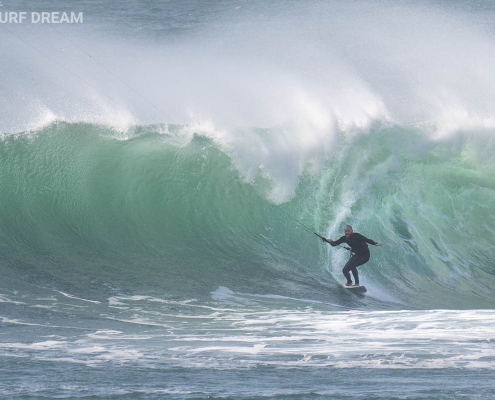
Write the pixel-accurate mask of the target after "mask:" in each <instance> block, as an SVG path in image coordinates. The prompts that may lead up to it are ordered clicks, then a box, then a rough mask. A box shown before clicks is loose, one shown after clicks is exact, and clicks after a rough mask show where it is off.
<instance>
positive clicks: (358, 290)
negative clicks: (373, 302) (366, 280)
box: [342, 285, 367, 293]
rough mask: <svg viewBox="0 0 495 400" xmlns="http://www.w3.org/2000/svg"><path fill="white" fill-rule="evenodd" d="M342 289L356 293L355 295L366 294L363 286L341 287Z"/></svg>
mask: <svg viewBox="0 0 495 400" xmlns="http://www.w3.org/2000/svg"><path fill="white" fill-rule="evenodd" d="M342 287H344V288H345V289H349V290H352V291H353V292H356V293H366V291H367V290H366V288H365V287H364V286H363V285H359V286H354V285H352V286H346V285H342Z"/></svg>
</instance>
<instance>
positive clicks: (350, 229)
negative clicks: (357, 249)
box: [344, 225, 352, 239]
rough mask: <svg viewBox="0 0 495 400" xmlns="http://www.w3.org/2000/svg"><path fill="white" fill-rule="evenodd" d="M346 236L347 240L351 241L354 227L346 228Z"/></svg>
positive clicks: (347, 226) (348, 226)
mask: <svg viewBox="0 0 495 400" xmlns="http://www.w3.org/2000/svg"><path fill="white" fill-rule="evenodd" d="M344 234H345V237H346V238H347V239H349V238H350V237H351V236H352V226H350V225H346V226H345V228H344Z"/></svg>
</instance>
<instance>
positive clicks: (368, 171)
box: [0, 122, 495, 308]
mask: <svg viewBox="0 0 495 400" xmlns="http://www.w3.org/2000/svg"><path fill="white" fill-rule="evenodd" d="M255 134H256V135H258V137H263V138H264V140H265V142H267V143H268V142H270V140H272V139H273V137H274V136H276V135H277V134H278V133H277V132H276V129H275V130H273V129H272V130H264V131H257V132H256V133H255ZM493 144H494V143H493V140H490V132H471V133H465V134H463V135H459V136H458V137H456V138H455V139H453V138H452V137H451V138H450V139H449V140H440V139H438V140H432V139H431V132H430V128H429V127H425V126H421V127H420V126H415V127H413V126H406V127H400V126H394V125H386V126H385V125H382V126H376V127H374V128H372V132H371V134H363V135H356V136H354V137H352V138H347V137H345V135H344V134H343V135H342V138H341V141H340V142H339V145H338V146H336V147H335V151H334V154H333V156H332V157H329V158H328V159H327V160H326V162H325V164H324V165H323V166H321V167H320V168H318V169H315V168H313V166H312V165H310V164H308V165H307V166H306V167H305V168H304V169H303V170H302V172H301V174H300V176H299V181H298V184H297V187H296V190H295V191H294V193H293V194H292V196H291V197H290V198H289V199H286V200H284V201H278V200H277V199H274V198H273V193H274V190H279V189H280V188H279V187H278V186H279V185H277V183H276V182H275V181H274V180H273V179H272V180H270V177H269V176H264V175H263V173H262V171H261V170H260V171H258V173H257V174H256V175H255V176H254V177H248V176H246V175H245V174H244V173H243V169H242V166H240V164H241V163H240V161H239V160H240V159H242V158H243V157H242V156H241V155H240V154H239V153H237V154H233V153H232V152H230V153H229V152H228V151H227V150H225V149H223V148H222V146H220V145H219V144H218V143H216V142H215V141H214V140H212V139H211V138H210V137H208V136H207V134H206V133H205V132H201V131H199V130H197V131H195V128H194V127H187V126H156V125H155V126H136V127H134V128H132V129H130V130H128V131H127V132H125V133H122V132H118V131H115V130H114V129H111V128H109V127H106V126H102V125H95V124H87V123H65V122H56V123H53V124H50V125H48V126H47V127H45V128H43V129H42V130H39V131H36V132H30V133H23V134H18V135H8V136H5V137H4V138H3V140H2V141H0V164H1V165H0V171H1V172H0V180H1V185H2V191H1V193H0V204H1V209H0V218H1V221H2V224H1V227H0V235H1V246H2V251H1V256H0V257H1V258H0V260H1V268H2V274H3V276H4V277H5V279H6V282H7V283H6V285H9V286H10V284H12V285H14V286H17V285H19V284H20V283H21V282H22V284H27V285H35V286H41V287H50V288H54V289H56V290H61V291H64V292H65V291H67V292H70V293H73V294H75V295H84V296H89V295H91V296H93V297H94V298H101V299H103V298H106V297H108V293H109V291H110V292H111V291H112V290H116V289H118V290H120V291H123V292H129V293H153V292H154V293H157V292H158V293H166V294H167V295H170V296H173V297H178V298H206V297H209V296H210V295H209V293H210V292H212V291H214V290H215V289H216V288H218V287H219V286H225V287H228V288H230V289H232V290H235V291H237V292H244V293H257V294H277V295H285V296H293V297H298V298H312V299H315V300H322V301H334V302H342V296H344V298H345V294H343V293H342V290H340V289H339V287H338V284H339V283H338V282H341V281H342V280H343V277H342V276H341V272H340V270H341V268H342V266H343V264H344V263H345V261H346V257H347V254H346V252H345V251H344V250H342V249H340V250H339V249H338V248H334V249H332V248H330V247H329V246H328V247H326V246H325V245H323V244H322V243H321V242H320V241H319V239H318V238H317V237H316V236H314V235H313V234H311V233H309V232H307V231H306V230H304V228H302V227H301V226H300V225H299V224H298V223H297V222H295V221H294V219H293V218H297V219H298V220H300V221H302V222H303V223H304V224H306V225H308V226H309V227H310V228H311V229H314V230H315V231H318V232H321V233H323V234H325V235H327V236H328V237H332V238H334V239H335V238H337V237H339V236H341V234H342V231H343V227H344V226H345V225H346V224H348V223H351V224H352V225H353V226H354V229H355V230H356V231H358V232H361V233H363V234H365V235H366V236H367V237H370V238H373V239H374V240H376V241H379V242H382V243H384V245H383V247H381V248H374V247H373V248H372V249H371V252H372V259H371V260H370V262H369V263H368V264H367V265H366V266H363V267H361V268H360V271H361V276H362V278H361V280H362V281H363V282H364V283H365V284H366V285H367V286H368V289H369V296H367V299H368V300H367V301H368V302H370V301H371V304H375V306H376V307H380V308H382V307H385V308H396V307H406V308H431V307H447V308H449V307H461V308H463V307H481V308H483V307H492V306H493V296H492V295H491V289H492V287H493V284H495V279H494V274H495V263H494V261H493V260H494V244H493V243H494V242H495V241H494V240H493V239H494V236H495V214H494V212H493V210H495V192H494V190H495V178H494V176H493V174H492V172H491V171H493V170H494V167H495V165H494V161H495V160H494V158H493V154H494V153H493V148H490V146H493ZM250 152H252V150H249V148H248V149H246V153H250ZM246 157H247V155H244V158H246ZM284 184H285V185H288V183H287V182H285V183H284ZM284 193H285V192H284ZM9 283H10V284H9Z"/></svg>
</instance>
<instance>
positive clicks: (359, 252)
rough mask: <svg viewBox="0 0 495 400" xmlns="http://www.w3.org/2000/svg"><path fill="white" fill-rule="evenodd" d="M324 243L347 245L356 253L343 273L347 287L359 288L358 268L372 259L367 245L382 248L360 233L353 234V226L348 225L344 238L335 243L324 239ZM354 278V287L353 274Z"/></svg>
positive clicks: (379, 244) (333, 245)
mask: <svg viewBox="0 0 495 400" xmlns="http://www.w3.org/2000/svg"><path fill="white" fill-rule="evenodd" d="M322 240H323V241H324V242H327V243H329V244H330V245H331V246H332V247H335V246H338V245H339V244H342V243H347V244H348V245H349V246H350V247H351V248H350V250H351V252H352V253H354V254H353V255H352V256H351V258H350V259H349V261H347V264H346V265H345V266H344V269H343V270H342V272H343V273H344V276H345V278H346V279H347V282H346V284H345V285H346V286H359V274H358V270H357V267H359V266H360V265H363V264H366V263H367V262H368V261H369V259H370V249H369V248H368V245H367V243H369V244H372V245H373V246H377V247H378V246H381V245H382V244H381V243H377V242H375V241H374V240H371V239H368V238H367V237H365V236H363V235H361V234H360V233H357V232H353V230H352V226H350V225H347V226H346V227H345V229H344V236H342V237H341V238H340V239H338V240H336V241H333V240H332V239H326V238H322ZM349 271H350V272H352V275H353V276H354V285H353V284H352V279H351V274H350V273H349Z"/></svg>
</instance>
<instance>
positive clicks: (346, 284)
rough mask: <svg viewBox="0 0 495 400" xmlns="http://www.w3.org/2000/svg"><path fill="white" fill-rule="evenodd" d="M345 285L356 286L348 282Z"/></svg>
mask: <svg viewBox="0 0 495 400" xmlns="http://www.w3.org/2000/svg"><path fill="white" fill-rule="evenodd" d="M345 285H346V286H354V285H353V284H352V282H346V284H345Z"/></svg>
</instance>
